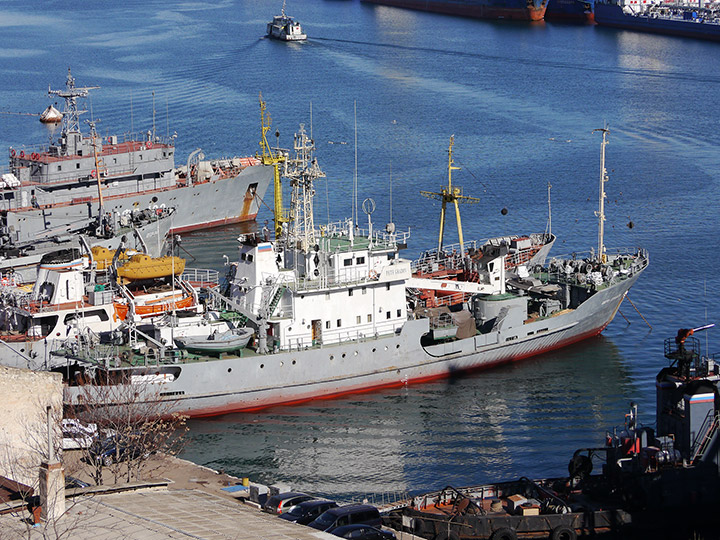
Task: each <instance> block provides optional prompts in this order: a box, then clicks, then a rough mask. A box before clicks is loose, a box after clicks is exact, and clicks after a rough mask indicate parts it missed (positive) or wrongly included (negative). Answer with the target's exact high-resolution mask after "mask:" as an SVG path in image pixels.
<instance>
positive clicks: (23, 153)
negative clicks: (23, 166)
mask: <svg viewBox="0 0 720 540" xmlns="http://www.w3.org/2000/svg"><path fill="white" fill-rule="evenodd" d="M24 157H25V152H23V151H22V150H20V159H23V158H24Z"/></svg>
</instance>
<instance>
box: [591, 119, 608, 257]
mask: <svg viewBox="0 0 720 540" xmlns="http://www.w3.org/2000/svg"><path fill="white" fill-rule="evenodd" d="M596 131H599V132H601V133H602V144H601V146H600V202H599V208H598V211H597V212H595V215H596V216H597V218H598V259H599V260H600V261H601V262H606V260H607V256H606V255H605V243H604V241H605V238H604V237H605V199H606V197H607V196H606V195H605V182H607V181H608V173H607V169H606V168H605V146H607V134H608V133H610V130H609V129H608V128H607V125H606V126H605V127H604V128H602V129H593V133H595V132H596Z"/></svg>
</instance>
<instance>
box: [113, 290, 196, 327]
mask: <svg viewBox="0 0 720 540" xmlns="http://www.w3.org/2000/svg"><path fill="white" fill-rule="evenodd" d="M194 305H195V299H194V298H193V296H192V295H191V294H187V293H185V292H177V293H175V294H174V295H172V296H163V297H160V298H153V299H152V300H146V301H142V299H140V300H138V301H137V302H136V303H135V307H134V309H135V314H136V315H138V316H139V317H140V318H142V319H145V318H147V317H154V316H157V315H162V314H163V313H165V312H167V311H174V310H182V309H188V308H191V307H193V306H194ZM114 307H115V315H116V317H117V318H118V319H120V320H121V321H124V320H125V318H126V317H127V314H128V311H130V309H129V307H128V305H127V304H126V303H120V302H116V303H115V306H114Z"/></svg>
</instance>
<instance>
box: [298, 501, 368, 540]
mask: <svg viewBox="0 0 720 540" xmlns="http://www.w3.org/2000/svg"><path fill="white" fill-rule="evenodd" d="M309 525H310V526H311V527H312V528H313V529H318V530H320V531H325V532H329V533H331V532H333V531H334V530H335V529H337V528H338V527H342V526H344V525H371V526H373V527H380V526H381V525H382V519H381V518H380V512H378V509H377V508H375V507H374V506H370V505H369V504H350V505H347V506H338V507H337V508H331V509H330V510H326V511H325V512H323V513H322V514H320V516H318V518H317V519H316V520H315V521H312V522H310V524H309Z"/></svg>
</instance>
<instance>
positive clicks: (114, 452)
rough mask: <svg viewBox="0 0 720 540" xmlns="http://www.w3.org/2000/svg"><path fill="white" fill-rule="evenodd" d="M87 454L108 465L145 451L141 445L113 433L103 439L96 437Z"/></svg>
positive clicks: (132, 457) (140, 454)
mask: <svg viewBox="0 0 720 540" xmlns="http://www.w3.org/2000/svg"><path fill="white" fill-rule="evenodd" d="M88 454H89V456H90V458H91V459H92V460H95V461H96V462H102V464H103V465H105V466H109V465H112V464H113V462H115V461H116V460H117V461H128V460H131V459H136V458H138V457H140V456H143V455H145V454H146V452H145V450H144V449H143V447H142V446H141V445H139V444H137V443H135V442H133V441H132V440H130V439H128V438H127V437H122V436H119V435H113V436H111V437H107V438H104V439H101V438H96V439H95V440H94V441H93V442H92V444H91V445H90V448H88Z"/></svg>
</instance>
